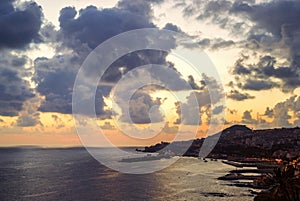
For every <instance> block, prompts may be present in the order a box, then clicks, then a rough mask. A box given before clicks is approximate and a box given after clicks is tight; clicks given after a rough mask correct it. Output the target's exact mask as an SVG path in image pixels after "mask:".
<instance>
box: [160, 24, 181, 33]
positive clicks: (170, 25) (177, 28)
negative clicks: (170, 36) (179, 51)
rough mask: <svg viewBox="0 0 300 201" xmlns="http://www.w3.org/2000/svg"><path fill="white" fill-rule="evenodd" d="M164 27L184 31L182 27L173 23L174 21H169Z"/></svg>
mask: <svg viewBox="0 0 300 201" xmlns="http://www.w3.org/2000/svg"><path fill="white" fill-rule="evenodd" d="M163 29H167V30H170V31H175V32H179V33H183V32H182V30H181V29H180V27H178V26H177V25H175V24H172V23H167V24H166V25H165V26H164V28H163Z"/></svg>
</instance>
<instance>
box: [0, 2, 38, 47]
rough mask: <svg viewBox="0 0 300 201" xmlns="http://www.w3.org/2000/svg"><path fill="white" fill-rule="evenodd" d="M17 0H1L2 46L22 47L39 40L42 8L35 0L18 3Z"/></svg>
mask: <svg viewBox="0 0 300 201" xmlns="http://www.w3.org/2000/svg"><path fill="white" fill-rule="evenodd" d="M14 3H15V0H1V2H0V27H1V29H0V48H22V47H24V46H26V45H27V44H29V43H31V42H33V41H39V30H40V28H41V24H42V12H41V8H40V7H39V6H38V5H37V4H36V3H35V2H25V3H22V4H20V3H18V4H17V5H18V6H17V7H16V8H15V7H14Z"/></svg>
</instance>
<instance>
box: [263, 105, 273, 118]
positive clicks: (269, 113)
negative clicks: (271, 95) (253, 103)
mask: <svg viewBox="0 0 300 201" xmlns="http://www.w3.org/2000/svg"><path fill="white" fill-rule="evenodd" d="M264 116H267V117H269V118H272V117H274V110H273V109H270V108H269V107H267V109H266V111H265V113H264Z"/></svg>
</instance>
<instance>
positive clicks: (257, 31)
mask: <svg viewBox="0 0 300 201" xmlns="http://www.w3.org/2000/svg"><path fill="white" fill-rule="evenodd" d="M231 12H232V13H234V14H238V15H241V16H246V17H247V18H248V19H250V20H251V21H252V22H253V23H254V26H253V27H252V29H251V32H250V34H249V36H248V40H249V41H250V42H251V43H252V44H256V45H255V46H253V47H252V48H253V49H254V50H255V49H256V50H260V51H263V53H265V54H271V55H274V56H265V57H263V58H261V60H260V63H258V65H256V66H253V69H252V70H256V69H257V71H258V73H256V72H254V74H255V75H256V76H261V75H262V74H264V75H265V76H269V77H274V78H279V79H280V80H281V83H280V85H281V88H282V90H283V91H284V92H291V91H293V90H294V89H295V88H297V87H299V86H300V81H299V78H300V77H299V75H300V21H299V19H300V2H299V1H293V0H291V1H270V2H267V3H261V4H255V5H250V4H247V3H235V4H234V6H233V7H232V9H231ZM278 49H281V51H284V52H287V55H282V53H280V52H279V53H276V51H278ZM276 57H278V58H281V59H285V60H287V61H289V64H288V65H279V64H276V60H277V59H276ZM275 87H276V85H275Z"/></svg>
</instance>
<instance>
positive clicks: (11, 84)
mask: <svg viewBox="0 0 300 201" xmlns="http://www.w3.org/2000/svg"><path fill="white" fill-rule="evenodd" d="M28 62H29V59H28V58H27V57H25V56H17V55H12V54H11V53H9V52H6V51H4V50H3V51H2V52H1V55H0V115H2V116H18V113H19V112H20V111H21V110H22V108H23V104H24V102H25V101H27V100H28V99H30V98H32V97H34V92H33V90H32V89H31V88H30V85H29V82H28V81H26V80H24V79H23V77H26V76H28V75H29V74H30V71H29V70H27V69H25V67H24V65H25V64H27V63H28Z"/></svg>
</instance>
